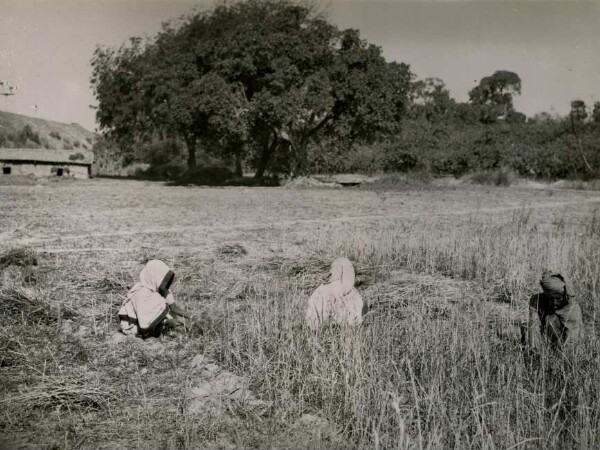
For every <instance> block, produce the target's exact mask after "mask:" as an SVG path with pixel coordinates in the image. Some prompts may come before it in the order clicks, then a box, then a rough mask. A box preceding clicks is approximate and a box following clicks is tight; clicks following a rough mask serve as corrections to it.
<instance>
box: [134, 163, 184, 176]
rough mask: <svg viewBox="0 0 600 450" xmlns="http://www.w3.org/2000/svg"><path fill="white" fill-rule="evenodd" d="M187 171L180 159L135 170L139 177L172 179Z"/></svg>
mask: <svg viewBox="0 0 600 450" xmlns="http://www.w3.org/2000/svg"><path fill="white" fill-rule="evenodd" d="M184 172H185V166H184V165H183V164H182V163H181V162H178V161H171V162H168V163H165V164H158V165H150V166H149V167H148V168H146V169H142V168H139V169H138V170H136V172H135V176H136V177H138V178H144V179H148V180H172V179H176V178H179V177H180V176H181V175H182V174H183V173H184Z"/></svg>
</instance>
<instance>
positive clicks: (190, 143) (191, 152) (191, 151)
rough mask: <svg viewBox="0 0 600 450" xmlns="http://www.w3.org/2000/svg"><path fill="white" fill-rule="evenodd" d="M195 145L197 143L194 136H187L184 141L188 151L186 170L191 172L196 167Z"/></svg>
mask: <svg viewBox="0 0 600 450" xmlns="http://www.w3.org/2000/svg"><path fill="white" fill-rule="evenodd" d="M196 143H197V139H196V137H195V136H188V137H187V138H186V139H185V145H186V146H187V149H188V158H187V165H188V170H192V169H194V168H195V167H196Z"/></svg>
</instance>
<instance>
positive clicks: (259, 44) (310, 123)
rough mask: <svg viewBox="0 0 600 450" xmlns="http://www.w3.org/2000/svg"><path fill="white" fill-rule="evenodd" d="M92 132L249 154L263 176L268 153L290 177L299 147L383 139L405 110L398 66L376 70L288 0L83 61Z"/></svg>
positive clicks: (344, 36) (254, 4)
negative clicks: (283, 162)
mask: <svg viewBox="0 0 600 450" xmlns="http://www.w3.org/2000/svg"><path fill="white" fill-rule="evenodd" d="M92 66H93V76H92V84H93V86H94V90H95V94H96V98H97V101H98V112H97V120H98V122H99V123H100V127H101V128H102V129H103V130H105V131H107V132H108V134H110V135H112V136H113V137H115V138H116V139H118V140H121V141H122V142H128V143H131V142H133V141H135V140H139V139H144V138H148V136H153V135H156V134H157V133H158V134H161V135H167V136H176V137H178V138H180V139H181V140H183V141H184V142H185V143H186V146H187V149H188V155H189V156H188V165H189V166H190V167H193V166H194V165H195V154H196V149H197V148H198V147H199V146H202V147H204V148H205V149H207V150H209V151H215V152H218V153H219V154H220V155H221V156H223V155H225V156H233V157H234V158H235V160H236V162H237V166H238V169H239V168H240V167H241V165H240V161H241V159H242V158H243V157H244V156H247V155H250V156H252V155H253V160H254V162H255V165H256V169H257V172H256V174H257V176H262V175H263V174H264V172H265V171H266V170H267V168H268V167H269V165H270V164H271V162H272V161H273V160H274V157H275V156H276V154H277V153H279V154H282V153H283V154H285V155H287V156H286V157H287V159H288V167H289V170H290V172H292V174H300V173H304V172H306V171H307V170H308V161H307V147H308V146H309V145H310V144H311V143H314V142H318V141H319V140H320V139H323V138H324V137H326V136H328V137H330V136H332V135H334V136H337V137H339V138H340V139H347V140H348V142H353V141H354V140H357V139H365V140H368V139H373V138H375V137H377V136H381V135H383V134H386V133H390V132H393V131H394V130H395V129H396V128H397V125H398V123H399V118H400V116H401V114H402V112H403V108H404V106H405V99H406V95H407V88H408V84H409V80H410V72H409V69H408V66H406V65H402V64H395V63H391V64H390V63H387V62H386V61H385V60H384V58H383V56H382V55H381V50H380V49H379V48H378V47H376V46H373V45H371V44H368V43H367V42H365V41H363V40H361V39H360V38H359V35H358V32H356V31H354V30H344V31H339V30H338V29H336V28H335V27H334V26H333V25H331V24H330V23H329V22H327V20H325V18H324V17H323V16H322V15H319V14H316V13H315V12H314V11H313V10H312V8H310V7H308V6H305V5H304V4H297V3H294V2H292V1H287V0H248V1H243V2H237V3H224V4H222V5H220V6H217V7H216V8H215V9H213V10H211V11H207V12H203V13H194V14H192V15H190V16H188V17H185V18H184V19H182V20H180V21H179V22H174V23H171V24H167V25H165V26H164V27H163V30H162V31H161V32H160V33H159V34H158V35H157V36H156V37H155V38H154V39H152V40H150V41H148V42H142V41H141V40H139V39H132V40H131V41H130V42H129V43H128V44H127V45H123V46H122V47H120V48H119V49H116V50H115V49H105V48H98V49H97V50H96V53H95V55H94V58H93V60H92Z"/></svg>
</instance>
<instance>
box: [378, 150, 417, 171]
mask: <svg viewBox="0 0 600 450" xmlns="http://www.w3.org/2000/svg"><path fill="white" fill-rule="evenodd" d="M418 166H419V159H418V158H417V157H416V156H414V155H413V154H411V153H407V152H404V151H402V150H398V149H390V150H388V151H387V152H386V155H385V159H384V164H383V170H384V171H386V172H408V171H409V170H414V169H416V168H417V167H418Z"/></svg>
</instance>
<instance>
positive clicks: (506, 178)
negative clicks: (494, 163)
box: [471, 167, 517, 186]
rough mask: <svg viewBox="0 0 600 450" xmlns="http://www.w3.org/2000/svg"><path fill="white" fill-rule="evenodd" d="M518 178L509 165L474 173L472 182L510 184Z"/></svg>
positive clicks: (494, 184) (498, 184)
mask: <svg viewBox="0 0 600 450" xmlns="http://www.w3.org/2000/svg"><path fill="white" fill-rule="evenodd" d="M516 178H517V176H516V174H515V173H514V171H512V170H511V169H509V168H507V167H501V168H499V169H495V170H487V171H481V172H477V173H474V174H473V175H472V176H471V182H473V183H476V184H487V185H491V186H510V185H511V184H512V183H513V182H514V181H515V179H516Z"/></svg>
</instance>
